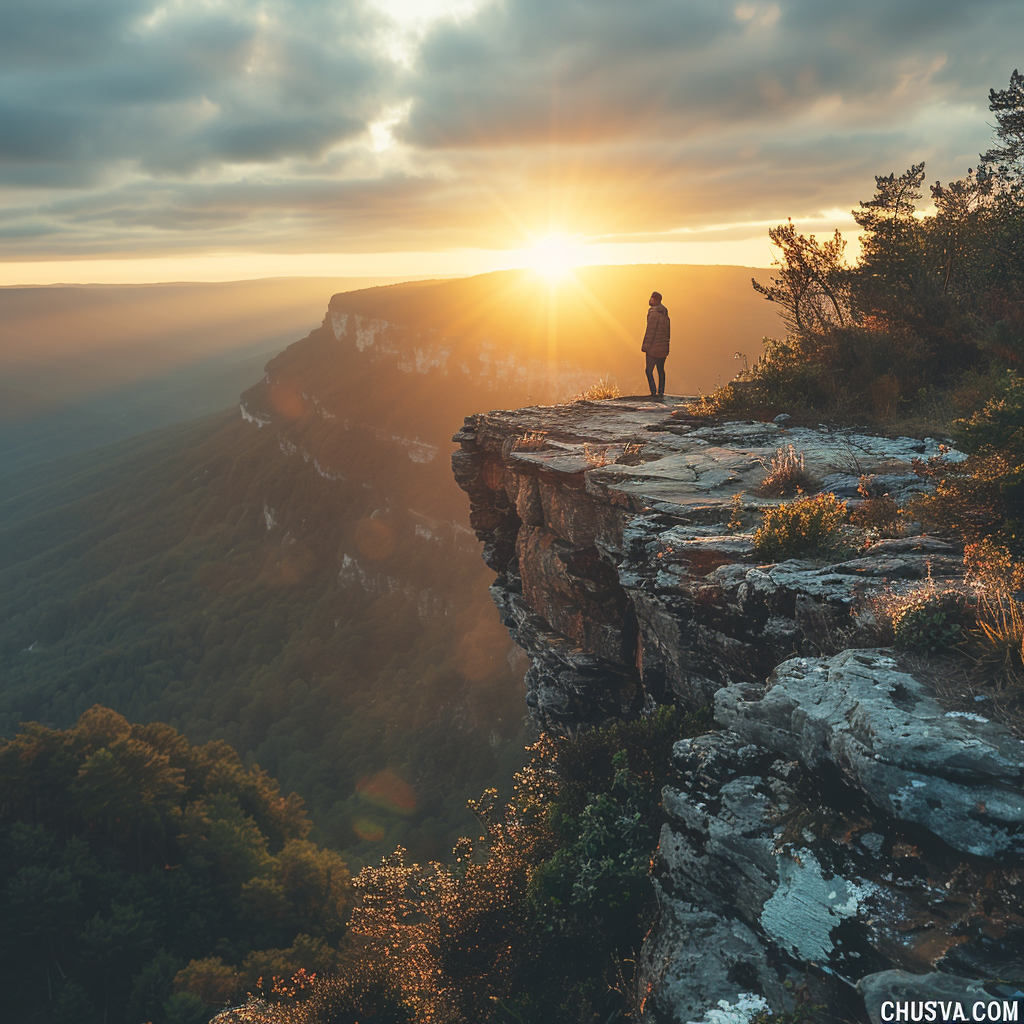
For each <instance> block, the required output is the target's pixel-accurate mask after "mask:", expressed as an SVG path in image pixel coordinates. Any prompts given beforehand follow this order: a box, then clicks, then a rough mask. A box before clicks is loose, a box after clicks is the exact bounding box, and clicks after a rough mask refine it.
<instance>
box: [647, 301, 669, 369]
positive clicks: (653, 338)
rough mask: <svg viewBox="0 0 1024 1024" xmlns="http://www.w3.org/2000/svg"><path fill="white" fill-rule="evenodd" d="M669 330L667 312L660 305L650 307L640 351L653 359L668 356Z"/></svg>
mask: <svg viewBox="0 0 1024 1024" xmlns="http://www.w3.org/2000/svg"><path fill="white" fill-rule="evenodd" d="M670 329H671V325H670V324H669V319H668V310H667V309H666V308H665V307H664V306H663V305H661V304H660V303H659V304H658V305H657V306H651V308H650V309H649V310H648V311H647V332H646V333H645V334H644V343H643V344H642V345H641V346H640V351H641V352H646V353H647V354H648V355H649V356H652V357H653V358H654V359H664V358H665V356H667V355H668V338H669V332H670Z"/></svg>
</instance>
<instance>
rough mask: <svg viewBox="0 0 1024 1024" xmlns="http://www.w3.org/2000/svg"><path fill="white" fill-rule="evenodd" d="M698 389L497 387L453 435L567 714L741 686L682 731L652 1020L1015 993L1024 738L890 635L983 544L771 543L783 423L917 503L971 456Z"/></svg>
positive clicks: (515, 618)
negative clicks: (706, 404) (698, 729)
mask: <svg viewBox="0 0 1024 1024" xmlns="http://www.w3.org/2000/svg"><path fill="white" fill-rule="evenodd" d="M673 412H674V413H675V415H674V416H673V415H672V413H673ZM681 413H682V409H681V408H680V407H678V406H675V404H674V402H673V401H672V400H671V399H670V400H669V401H668V404H667V406H666V405H664V404H661V403H654V402H648V401H645V400H639V399H619V400H615V401H608V402H581V403H576V404H573V405H565V406H553V407H541V408H530V409H520V410H516V411H511V412H510V411H500V412H490V413H486V414H482V415H478V416H472V417H470V418H468V419H467V420H466V424H465V426H464V427H463V429H462V430H461V431H460V432H459V433H458V434H456V436H455V439H454V440H455V441H456V442H457V443H458V444H459V450H458V451H456V452H455V453H454V455H453V457H452V464H453V469H454V473H455V477H456V480H457V481H458V483H459V485H460V486H461V487H462V488H463V490H465V491H466V493H467V494H468V495H469V499H470V507H471V525H472V526H473V528H474V530H475V531H476V534H477V536H478V537H479V538H480V539H481V540H482V541H483V542H484V552H483V557H484V559H485V561H486V562H487V564H488V565H489V566H490V567H491V568H492V569H493V570H494V571H495V572H496V573H497V579H496V581H495V583H494V584H493V586H492V587H491V593H492V596H493V598H494V600H495V602H496V604H497V605H498V608H499V610H500V612H501V615H502V617H503V619H504V621H505V623H506V625H507V626H508V628H509V629H510V631H511V633H512V636H513V638H514V639H515V640H516V642H517V643H518V644H519V645H520V646H521V647H522V648H523V649H524V650H525V651H526V652H527V654H528V655H529V657H530V659H531V667H530V669H529V671H528V673H527V704H528V706H529V710H530V713H531V715H532V716H533V718H534V719H535V720H536V722H537V723H538V725H539V726H540V727H542V728H546V729H552V730H566V729H571V728H573V727H575V726H578V725H580V724H584V723H597V722H601V721H603V720H606V719H608V718H610V717H614V716H630V715H638V714H643V713H644V711H645V709H649V708H650V707H652V706H654V705H656V704H659V703H679V704H682V705H684V706H687V707H691V708H695V707H713V709H714V718H715V723H716V727H717V728H716V730H715V731H712V732H709V733H708V734H706V735H704V736H700V737H697V738H695V739H692V740H684V741H682V742H680V743H678V744H677V745H676V747H675V751H674V764H673V769H674V783H673V784H672V785H670V786H669V787H667V788H666V790H665V793H664V801H663V802H664V809H665V814H666V819H667V821H666V824H665V826H664V828H663V831H662V835H661V841H660V844H659V849H658V851H657V854H656V856H655V859H654V864H653V879H654V885H655V888H656V891H657V895H658V899H659V905H660V915H659V920H658V922H657V924H656V925H655V927H654V929H653V930H652V932H651V934H650V936H649V937H648V939H647V941H646V944H645V947H644V951H643V956H642V961H643V962H642V965H641V970H640V990H639V993H638V1000H639V1002H640V1005H641V1006H642V1013H641V1017H642V1019H643V1020H645V1021H649V1022H659V1024H661V1022H664V1024H670V1022H671V1024H684V1022H707V1024H712V1022H716V1024H717V1022H724V1021H738V1022H739V1021H748V1020H752V1019H753V1018H754V1017H755V1016H756V1015H757V1014H758V1013H759V1012H763V1011H765V1010H767V1009H771V1010H772V1011H774V1012H786V1011H790V1010H792V1009H793V1008H794V1006H795V1005H796V1004H797V1003H798V1002H799V1001H800V1000H801V999H809V1000H810V1001H812V1002H818V1003H825V1004H826V1005H828V1006H829V1007H830V1008H831V1012H832V1013H833V1014H834V1016H835V1019H837V1020H844V1019H845V1020H871V1021H879V1020H882V1019H893V1018H892V1017H890V1016H888V1014H890V1013H892V1012H894V1009H893V1007H894V1006H895V1004H896V1003H897V1002H899V1001H901V1000H902V1001H903V1002H904V1003H907V1004H909V1003H910V1002H913V1001H915V1000H916V1001H917V1002H918V1003H922V1002H924V1001H928V1000H934V1001H936V1005H938V1004H940V1003H942V1002H943V1001H945V1003H946V1004H947V1009H948V1011H949V1013H950V1014H953V1016H949V1017H948V1019H959V1018H957V1017H956V1015H955V1014H956V1011H955V1007H956V1006H960V1007H961V1012H962V1013H964V1014H966V1017H965V1018H963V1019H968V1020H970V1019H975V1018H974V1017H972V1016H971V1014H972V1013H974V1012H975V1008H976V1006H977V1005H979V1004H983V1012H986V1013H987V1012H989V1010H988V1007H989V1006H990V1005H992V1006H996V1007H997V1008H998V1007H1001V1006H1002V1004H1003V1003H1004V1002H1005V1003H1006V1004H1007V1006H1010V1004H1012V1003H1013V1002H1014V1000H1016V999H1017V998H1018V997H1019V996H1020V989H1019V982H1020V980H1021V979H1022V978H1024V957H1022V951H1024V881H1022V879H1024V872H1022V867H1024V858H1022V853H1024V791H1022V783H1024V742H1022V741H1021V740H1020V739H1019V738H1018V737H1017V736H1015V735H1013V734H1011V732H1010V731H1008V730H1007V729H1006V728H1004V727H1003V726H1002V725H1000V724H997V723H996V722H993V721H989V720H988V718H987V717H986V715H985V714H984V711H985V708H984V706H982V705H979V710H978V711H963V710H949V707H948V702H945V703H944V702H942V701H940V699H939V697H938V696H937V694H936V692H935V687H934V686H933V685H932V684H930V683H929V682H928V681H927V679H924V678H917V676H916V675H915V669H914V667H913V666H909V667H908V665H907V664H905V663H903V662H901V661H899V660H898V659H897V657H896V656H894V652H892V651H891V650H888V649H884V648H879V647H878V646H877V643H878V639H877V638H878V630H877V626H876V623H875V621H874V616H873V613H872V599H873V598H874V597H877V596H878V595H881V594H883V593H891V592H893V591H899V590H900V589H907V588H913V587H915V586H921V585H924V584H925V583H926V581H929V582H930V583H931V584H935V583H939V584H942V583H944V582H950V583H954V584H955V583H957V582H958V581H959V579H960V575H961V572H962V569H961V553H960V552H959V551H958V550H956V548H955V547H954V546H953V545H952V544H950V543H949V542H947V541H944V540H941V539H938V538H934V537H928V536H908V537H900V538H895V539H889V540H881V541H878V542H877V543H875V544H873V545H871V546H870V547H869V548H867V549H866V550H862V551H861V552H859V553H858V554H857V556H856V557H852V558H848V559H846V560H845V561H841V562H836V563H832V564H824V563H820V562H812V561H797V560H789V561H783V562H780V563H777V564H769V565H765V564H760V563H759V560H758V559H757V558H756V557H755V554H754V548H753V545H752V543H751V533H752V530H753V527H754V526H755V525H756V524H757V523H758V522H759V521H760V515H759V513H760V512H761V511H762V509H763V508H764V507H765V506H767V505H771V504H777V503H778V501H779V499H777V498H775V499H772V498H759V497H757V496H756V495H755V494H754V492H755V491H756V489H757V488H758V486H759V484H760V483H761V481H762V479H763V478H764V475H765V466H766V465H767V464H768V463H769V462H770V460H771V458H772V457H773V456H775V454H776V453H777V451H778V450H779V449H780V448H781V447H784V446H788V445H790V444H792V445H793V446H794V448H795V449H796V450H797V451H798V452H800V453H802V455H803V457H804V459H805V461H806V467H807V471H808V473H809V475H811V476H812V477H815V478H817V479H818V480H819V481H821V486H822V489H823V490H826V491H831V492H832V493H834V494H836V495H837V496H838V497H840V498H844V499H850V500H852V501H857V500H859V492H858V487H859V486H860V485H861V482H862V478H863V477H865V476H867V477H868V478H869V481H872V482H873V483H874V484H876V485H877V486H878V487H879V488H884V490H885V491H886V492H887V493H890V494H891V495H892V496H893V497H894V498H895V499H896V500H897V501H902V500H905V499H906V498H907V497H908V496H909V495H910V494H911V493H913V492H914V491H916V490H920V489H922V488H923V487H925V486H926V485H925V484H924V483H922V480H921V478H920V477H919V476H918V475H916V474H915V473H914V472H913V470H912V466H911V462H912V460H913V459H915V458H917V459H928V458H932V457H945V458H956V457H957V455H956V453H955V452H952V453H951V452H948V451H947V450H945V449H943V448H942V447H941V446H940V444H939V443H938V441H936V440H935V439H931V438H925V439H915V438H906V437H902V438H896V439H892V438H883V437H877V436H871V435H868V434H863V433H858V432H856V431H834V430H829V429H826V428H824V427H823V428H819V429H811V428H804V427H799V428H796V427H794V428H789V427H788V426H787V425H786V423H785V422H781V423H761V422H750V421H747V422H739V423H713V422H709V421H706V420H697V419H690V418H687V417H686V416H685V415H681ZM781 419H782V420H783V421H784V418H781ZM939 1012H945V1011H941V1008H940V1011H939ZM1007 1012H1009V1011H1007ZM936 1019H942V1018H941V1017H939V1018H936ZM979 1019H980V1018H979ZM984 1019H988V1018H984ZM993 1019H996V1018H993ZM999 1019H1011V1018H1010V1017H1005V1018H999Z"/></svg>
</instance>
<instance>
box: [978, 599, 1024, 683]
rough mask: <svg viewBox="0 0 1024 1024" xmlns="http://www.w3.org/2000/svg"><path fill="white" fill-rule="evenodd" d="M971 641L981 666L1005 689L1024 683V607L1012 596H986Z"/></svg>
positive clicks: (980, 601)
mask: <svg viewBox="0 0 1024 1024" xmlns="http://www.w3.org/2000/svg"><path fill="white" fill-rule="evenodd" d="M977 621H978V625H977V628H976V629H974V630H971V632H970V635H969V640H970V644H971V647H972V648H973V649H974V651H975V652H976V656H977V663H978V665H979V666H980V667H981V668H982V669H983V670H987V673H988V674H991V675H993V676H994V678H995V679H997V680H999V681H1000V682H1001V683H1002V684H1003V685H1004V686H1006V685H1008V686H1017V687H1019V686H1021V684H1022V683H1024V604H1021V602H1020V601H1018V600H1015V599H1014V598H1012V597H1010V596H1009V595H1008V594H1000V593H998V592H996V593H992V594H982V595H981V597H980V598H979V600H978V619H977Z"/></svg>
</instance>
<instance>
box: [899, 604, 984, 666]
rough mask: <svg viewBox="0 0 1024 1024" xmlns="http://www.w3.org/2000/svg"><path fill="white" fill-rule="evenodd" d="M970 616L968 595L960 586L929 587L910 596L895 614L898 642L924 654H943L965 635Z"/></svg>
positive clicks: (908, 648) (901, 647)
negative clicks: (957, 588)
mask: <svg viewBox="0 0 1024 1024" xmlns="http://www.w3.org/2000/svg"><path fill="white" fill-rule="evenodd" d="M969 618H970V609H969V607H968V604H967V598H966V596H965V595H964V594H963V593H962V592H961V591H959V590H937V589H934V588H931V587H929V588H926V589H925V590H923V591H921V592H919V593H918V594H916V595H910V596H909V598H908V599H907V600H906V601H905V602H904V603H902V604H901V606H900V607H898V608H897V610H896V612H895V614H894V615H893V622H892V624H893V633H894V636H895V642H896V646H897V647H898V648H900V649H902V650H905V651H916V652H919V653H921V654H944V653H947V652H948V651H949V650H950V648H953V647H956V646H957V645H958V644H959V643H961V642H962V640H963V639H964V625H965V623H966V622H967V621H968V620H969Z"/></svg>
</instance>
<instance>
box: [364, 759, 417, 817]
mask: <svg viewBox="0 0 1024 1024" xmlns="http://www.w3.org/2000/svg"><path fill="white" fill-rule="evenodd" d="M356 794H357V796H358V797H359V798H360V799H361V800H364V801H366V803H368V804H372V805H373V806H374V807H379V808H380V809H381V810H383V811H391V812H392V813H393V814H401V815H403V816H407V815H410V814H412V813H413V812H414V811H415V810H416V806H417V804H416V791H415V790H414V789H413V788H412V786H410V785H409V783H408V782H406V781H405V779H403V778H400V777H399V776H398V775H396V774H395V772H393V771H392V770H391V769H390V768H385V769H384V771H382V772H377V774H376V775H369V776H366V777H365V778H362V779H360V780H359V782H358V783H357V784H356Z"/></svg>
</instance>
